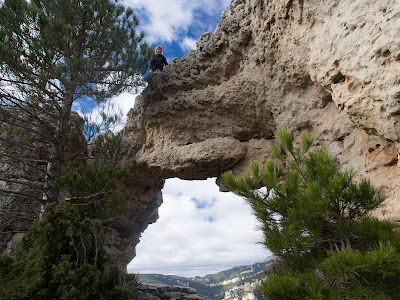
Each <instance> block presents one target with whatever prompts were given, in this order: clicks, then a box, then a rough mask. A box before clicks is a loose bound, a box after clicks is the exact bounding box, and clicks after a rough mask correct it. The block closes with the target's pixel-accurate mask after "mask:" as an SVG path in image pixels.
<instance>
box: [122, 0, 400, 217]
mask: <svg viewBox="0 0 400 300" xmlns="http://www.w3.org/2000/svg"><path fill="white" fill-rule="evenodd" d="M399 75H400V4H399V3H398V1H395V0H389V1H388V0H376V1H363V0H352V1H350V0H347V1H338V0H337V1H331V0H329V1H327V0H326V1H302V0H298V1H293V0H287V1H283V0H269V1H266V0H265V1H262V0H246V1H243V0H242V1H239V0H236V1H232V4H231V9H230V10H228V11H226V12H224V13H223V14H222V15H221V22H220V23H219V25H218V26H217V28H216V30H215V32H213V33H206V34H204V35H203V36H202V37H201V38H200V39H199V41H198V43H197V49H196V50H194V51H191V52H189V53H188V54H187V55H185V56H184V57H182V58H179V59H175V60H174V61H173V62H172V63H171V64H170V65H169V66H167V67H166V69H165V70H164V71H163V72H160V73H155V74H154V75H153V78H152V81H151V82H150V85H149V87H148V88H147V89H146V90H145V91H144V92H143V93H142V95H141V96H139V97H138V98H137V100H136V103H135V107H134V108H133V109H132V110H131V111H130V112H129V114H128V116H129V118H128V123H127V125H126V127H125V129H124V141H125V143H126V151H127V153H129V156H125V158H124V163H125V164H126V165H128V166H130V165H137V166H139V167H144V168H148V169H149V170H153V171H154V172H156V174H157V175H159V176H160V177H161V178H170V177H179V178H182V179H203V178H206V177H211V176H218V175H220V174H221V173H222V172H223V171H225V170H227V169H233V170H234V172H235V173H236V174H239V173H241V172H243V171H245V170H246V169H247V166H248V164H249V162H250V161H251V160H258V161H260V162H263V161H265V160H267V159H268V158H269V156H268V153H269V148H270V146H271V144H272V138H273V132H274V131H275V130H276V129H277V128H280V127H283V126H289V127H290V128H291V129H292V130H293V131H294V132H295V133H296V135H299V134H300V133H302V132H309V133H313V134H314V135H315V137H316V143H317V145H321V146H325V147H327V148H328V149H329V151H330V152H331V153H332V154H333V155H334V156H335V157H336V158H337V159H338V160H339V162H340V163H341V165H342V166H343V167H345V168H353V169H355V170H357V171H358V172H359V174H360V175H363V176H367V177H369V178H370V179H371V181H372V183H373V184H374V185H376V186H379V187H382V188H383V189H385V190H386V192H387V193H388V196H389V198H388V200H387V201H386V206H385V207H384V208H383V209H381V210H380V211H379V212H377V214H379V215H380V216H381V217H384V218H389V219H392V220H395V221H400V201H399V198H400V192H399V191H400V189H399V182H400V181H399V178H400V177H399V175H400V168H399V162H398V156H399V147H400V143H399V138H400V127H399V125H400V123H399V122H400V104H399V101H400V79H399V78H400V76H399ZM217 182H219V180H217Z"/></svg>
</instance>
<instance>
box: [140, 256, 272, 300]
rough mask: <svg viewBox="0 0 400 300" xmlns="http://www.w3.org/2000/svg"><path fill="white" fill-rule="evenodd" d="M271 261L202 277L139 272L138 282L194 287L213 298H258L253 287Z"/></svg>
mask: <svg viewBox="0 0 400 300" xmlns="http://www.w3.org/2000/svg"><path fill="white" fill-rule="evenodd" d="M271 263H272V261H271V260H269V261H265V262H262V263H255V264H253V265H251V266H242V267H235V268H232V269H229V270H226V271H221V272H218V273H216V274H212V275H206V276H203V277H200V276H196V277H194V278H186V277H180V276H175V275H161V274H139V281H140V282H151V283H160V284H166V285H179V286H186V287H191V288H194V289H196V290H197V291H198V293H199V294H200V295H204V296H207V297H210V298H211V299H213V300H222V299H224V300H233V299H241V300H254V299H258V298H257V296H256V294H255V288H256V286H257V284H258V282H259V281H260V280H261V279H262V278H264V277H265V273H264V270H265V268H266V266H267V265H269V264H271Z"/></svg>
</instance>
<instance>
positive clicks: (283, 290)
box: [223, 128, 400, 299]
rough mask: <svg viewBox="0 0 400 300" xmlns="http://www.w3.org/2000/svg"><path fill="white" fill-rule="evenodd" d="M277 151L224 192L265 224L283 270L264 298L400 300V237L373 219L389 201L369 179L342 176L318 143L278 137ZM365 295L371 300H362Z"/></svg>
mask: <svg viewBox="0 0 400 300" xmlns="http://www.w3.org/2000/svg"><path fill="white" fill-rule="evenodd" d="M276 139H277V142H278V144H277V145H276V146H275V147H273V149H272V154H273V155H274V157H275V158H276V159H277V163H276V162H274V161H268V162H267V163H266V165H265V167H264V168H263V169H262V170H260V168H259V164H258V163H257V162H252V163H251V165H250V167H251V173H247V174H245V175H244V176H243V177H241V178H238V179H236V178H235V177H234V175H233V173H232V172H231V171H230V172H227V173H225V174H224V175H223V179H224V180H225V183H226V185H227V186H228V187H229V189H230V190H231V191H232V192H234V193H235V194H237V195H239V196H242V197H244V199H245V200H246V201H247V202H248V203H249V204H250V206H251V208H252V210H253V212H254V215H255V216H256V218H257V220H258V221H259V222H260V228H261V230H262V232H263V234H264V245H265V246H266V247H267V248H268V249H270V250H271V251H272V252H273V253H274V254H275V256H276V257H277V258H279V261H280V263H279V264H277V267H276V268H275V271H274V272H273V273H272V274H271V275H270V276H269V277H268V278H267V279H266V281H264V282H263V283H262V285H261V292H262V294H263V295H264V296H265V297H266V298H267V299H397V298H398V297H400V286H399V285H398V280H399V279H400V268H399V266H400V264H399V263H400V236H399V234H397V233H395V232H394V231H393V228H394V225H393V224H391V223H390V222H386V221H379V220H377V219H375V218H372V217H370V216H369V213H370V212H371V211H372V210H374V209H375V208H377V207H379V206H380V205H382V202H383V201H384V200H385V196H384V194H383V193H382V192H381V191H380V190H378V189H375V188H374V187H373V186H372V185H371V184H370V182H369V180H367V179H357V180H356V179H355V173H354V172H351V171H343V170H341V168H340V166H339V165H338V163H337V162H336V161H335V160H334V159H333V158H332V157H331V156H330V155H329V153H328V152H327V150H326V149H315V150H313V151H311V148H312V145H313V138H312V137H311V136H309V135H302V136H301V142H300V147H298V148H296V147H295V142H294V137H293V134H292V132H291V131H290V130H289V129H287V128H283V129H280V130H278V131H277V132H276ZM365 296H367V298H363V297H365Z"/></svg>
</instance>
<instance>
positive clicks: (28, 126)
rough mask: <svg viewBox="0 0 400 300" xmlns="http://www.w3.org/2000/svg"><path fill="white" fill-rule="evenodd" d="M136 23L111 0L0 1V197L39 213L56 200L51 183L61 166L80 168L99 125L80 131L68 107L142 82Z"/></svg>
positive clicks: (143, 60) (145, 55) (146, 53)
mask: <svg viewBox="0 0 400 300" xmlns="http://www.w3.org/2000/svg"><path fill="white" fill-rule="evenodd" d="M138 24H139V20H138V18H137V17H136V15H135V14H134V13H133V11H132V10H131V9H129V8H128V9H125V7H124V6H123V5H122V4H119V1H118V0H90V1H89V0H54V1H44V0H31V1H26V0H5V1H4V3H3V5H2V6H1V8H0V40H1V41H2V42H1V45H0V125H1V126H0V128H1V129H0V142H1V145H2V149H0V150H1V152H2V153H1V157H2V158H1V163H2V168H3V170H5V172H4V173H3V174H2V175H1V176H0V181H2V182H3V184H2V185H0V195H1V196H3V197H14V198H15V197H19V198H20V199H21V202H26V203H28V202H30V201H39V202H40V203H41V204H42V207H44V206H45V205H46V204H47V203H50V202H56V201H59V199H60V189H58V188H55V182H56V180H57V179H58V178H61V177H62V176H63V175H64V173H65V169H66V168H65V166H66V165H68V163H69V162H75V163H78V162H79V161H81V162H83V163H84V162H85V160H86V158H87V157H86V156H87V153H86V149H87V147H86V146H87V142H88V141H87V138H88V137H93V136H94V135H95V134H97V133H98V131H99V129H100V126H101V125H93V124H92V125H89V126H88V124H87V123H85V122H83V121H82V119H81V118H80V117H79V116H77V115H76V114H74V113H72V112H71V110H72V105H73V103H74V102H75V101H76V100H78V99H86V100H92V101H94V102H95V103H97V104H101V103H105V102H107V101H108V100H109V99H111V98H112V97H114V96H116V95H118V94H120V93H121V92H130V91H136V89H137V88H138V87H140V86H142V85H143V84H144V82H143V80H142V76H141V75H142V74H144V73H145V72H146V70H147V68H148V61H149V59H150V57H151V55H152V52H153V51H152V49H151V48H150V47H149V46H148V45H147V44H146V43H144V41H143V38H144V34H143V33H137V32H136V28H137V26H138ZM101 116H102V117H103V123H102V124H103V125H110V123H113V122H115V121H116V117H115V114H113V113H106V112H103V113H101ZM106 127H107V126H106ZM82 131H84V132H85V135H83V134H82ZM69 166H70V165H69ZM67 169H68V168H67ZM69 170H70V169H69ZM86 196H87V195H86ZM5 202H6V201H5ZM3 208H4V209H6V208H7V207H3ZM3 212H4V211H3Z"/></svg>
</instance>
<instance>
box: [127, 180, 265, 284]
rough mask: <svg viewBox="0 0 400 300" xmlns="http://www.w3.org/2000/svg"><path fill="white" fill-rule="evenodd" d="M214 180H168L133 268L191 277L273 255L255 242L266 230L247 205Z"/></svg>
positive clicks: (134, 260)
mask: <svg viewBox="0 0 400 300" xmlns="http://www.w3.org/2000/svg"><path fill="white" fill-rule="evenodd" d="M214 181H215V179H212V178H209V179H208V180H206V181H183V180H179V179H176V178H174V179H169V180H167V182H166V184H165V188H164V189H163V197H164V203H163V204H162V205H161V207H160V210H159V215H160V218H159V220H158V221H157V222H156V223H155V224H152V225H150V226H149V227H148V229H146V231H145V232H144V233H143V236H142V239H141V242H140V243H139V244H138V246H137V249H136V253H137V256H136V257H135V258H134V259H133V261H132V262H131V263H130V264H129V265H128V271H129V272H135V273H142V274H143V273H161V274H177V275H181V276H188V277H193V276H197V275H206V274H211V273H215V272H218V271H222V270H225V269H228V268H231V267H235V266H239V265H247V264H252V263H255V262H259V261H263V260H265V259H266V258H267V257H268V256H269V255H270V253H269V252H268V251H267V250H266V249H265V248H264V247H263V246H261V245H260V244H257V243H258V242H261V241H262V234H261V232H260V231H258V230H257V229H256V227H257V222H256V220H255V217H254V216H253V215H252V214H251V209H250V207H249V205H247V204H245V203H244V201H243V199H241V198H240V197H237V196H235V195H233V194H231V193H221V192H219V191H218V186H217V185H216V184H215V182H214ZM199 207H200V208H199Z"/></svg>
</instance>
